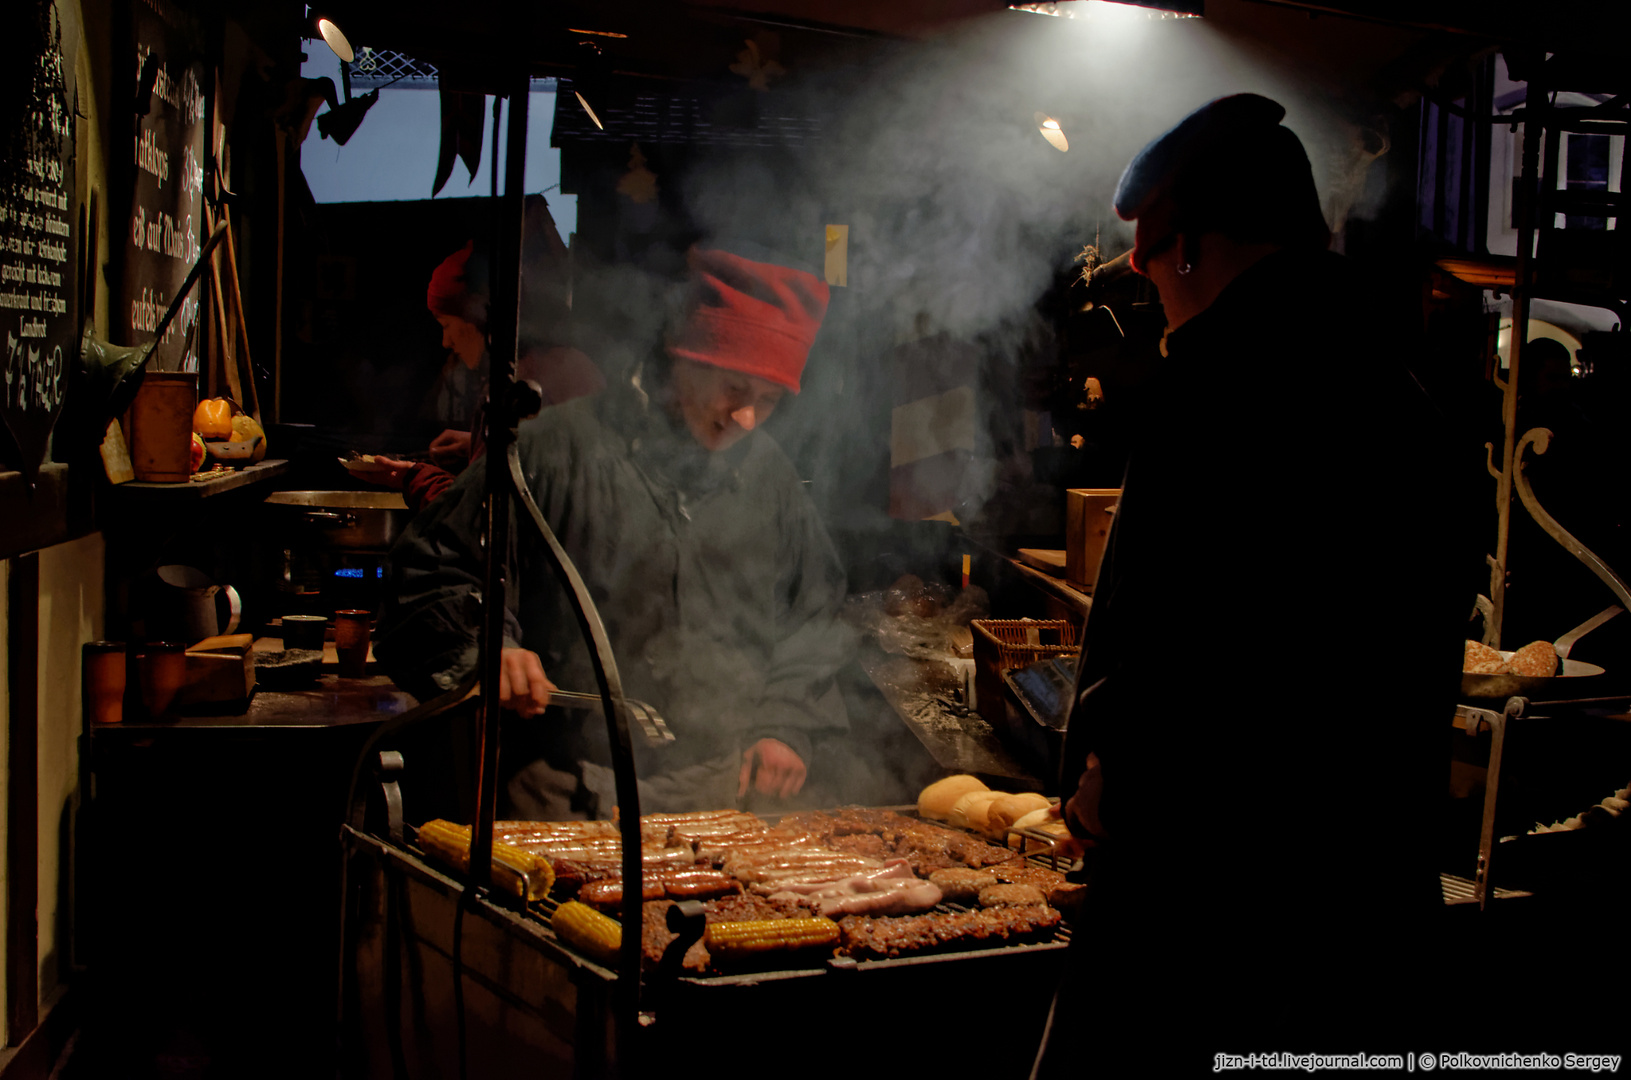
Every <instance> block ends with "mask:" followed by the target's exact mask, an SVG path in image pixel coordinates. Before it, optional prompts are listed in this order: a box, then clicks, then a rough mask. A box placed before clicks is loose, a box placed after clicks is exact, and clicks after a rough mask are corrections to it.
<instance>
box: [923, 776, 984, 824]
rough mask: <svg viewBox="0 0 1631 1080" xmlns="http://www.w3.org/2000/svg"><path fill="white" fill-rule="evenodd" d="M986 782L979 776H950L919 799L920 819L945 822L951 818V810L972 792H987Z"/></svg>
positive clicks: (933, 785) (937, 782) (927, 790)
mask: <svg viewBox="0 0 1631 1080" xmlns="http://www.w3.org/2000/svg"><path fill="white" fill-rule="evenodd" d="M985 790H987V789H986V786H985V784H984V782H982V781H981V780H980V778H979V777H977V776H966V775H965V776H948V777H946V778H945V779H944V780H936V781H935V782H934V783H932V784H930V785H929V786H928V787H926V788H924V789H923V791H922V793H921V794H919V795H918V797H917V814H918V817H923V818H932V819H934V820H935V821H945V820H947V819H948V818H950V817H951V808H952V807H954V806H956V805H957V800H958V799H961V798H962V797H963V796H964V795H967V794H968V793H969V792H971V791H985Z"/></svg>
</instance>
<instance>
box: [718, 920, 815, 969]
mask: <svg viewBox="0 0 1631 1080" xmlns="http://www.w3.org/2000/svg"><path fill="white" fill-rule="evenodd" d="M707 941H708V955H709V956H711V957H713V958H714V960H716V961H718V962H720V963H729V962H731V961H732V960H745V959H748V958H749V957H754V956H762V955H764V954H765V953H770V952H785V951H788V950H792V949H809V948H815V947H817V946H830V945H832V944H834V943H836V942H837V941H838V924H837V923H835V922H833V921H832V920H831V919H826V918H808V919H752V920H747V921H744V922H721V923H711V924H709V926H708V937H707Z"/></svg>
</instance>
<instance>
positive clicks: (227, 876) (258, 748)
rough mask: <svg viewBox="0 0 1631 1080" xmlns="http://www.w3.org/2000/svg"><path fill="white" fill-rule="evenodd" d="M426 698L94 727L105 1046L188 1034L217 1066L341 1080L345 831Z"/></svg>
mask: <svg viewBox="0 0 1631 1080" xmlns="http://www.w3.org/2000/svg"><path fill="white" fill-rule="evenodd" d="M413 701H414V699H413V698H412V697H410V696H409V695H408V694H406V693H404V692H402V691H401V690H398V689H397V688H396V686H395V685H394V684H393V683H392V682H391V681H390V680H389V679H388V678H385V677H384V676H374V677H370V678H363V679H342V678H340V677H339V676H337V675H321V676H319V678H318V679H317V680H316V682H315V683H313V684H312V685H311V686H310V687H309V688H307V689H302V690H294V691H282V692H278V691H269V690H266V689H258V691H257V692H256V693H255V694H254V696H253V698H252V699H251V701H250V704H249V708H248V709H247V710H246V711H245V712H243V713H241V714H239V715H230V714H227V715H195V716H180V717H177V718H175V719H171V720H162V721H148V720H143V721H139V722H123V723H117V724H102V725H95V726H93V727H92V728H91V730H90V736H89V753H88V755H87V757H88V760H89V763H90V769H91V774H92V783H91V786H90V790H89V791H88V792H87V801H86V808H85V812H84V817H83V819H82V820H83V821H84V826H85V829H86V837H85V839H86V844H85V847H84V851H85V857H84V858H83V859H82V861H81V869H80V885H79V888H78V890H77V891H78V894H79V896H80V897H81V903H82V904H84V905H85V907H86V909H87V917H85V918H84V919H83V921H82V923H81V925H82V926H84V927H86V928H87V932H86V934H85V939H86V940H84V941H83V942H82V943H81V948H82V950H83V953H82V962H85V963H87V964H88V967H89V971H90V976H91V980H92V985H93V986H94V992H95V994H96V996H97V998H98V999H99V1000H101V1001H103V1002H105V1003H106V1008H105V1009H102V1010H101V1015H103V1016H105V1017H106V1018H107V1019H106V1021H105V1030H103V1031H102V1032H101V1034H102V1035H104V1036H106V1038H108V1039H113V1040H119V1041H120V1043H119V1044H121V1045H124V1044H128V1045H129V1046H130V1047H132V1048H133V1050H134V1049H136V1048H141V1047H144V1046H146V1045H147V1044H148V1043H149V1042H151V1041H152V1040H153V1039H163V1038H167V1037H170V1036H169V1033H170V1032H173V1031H174V1030H177V1029H178V1028H182V1029H186V1030H189V1031H192V1032H195V1033H200V1037H201V1038H202V1039H203V1040H204V1042H205V1045H201V1046H199V1047H197V1048H196V1051H195V1052H196V1053H197V1054H199V1055H202V1056H204V1057H206V1058H212V1059H217V1060H219V1061H222V1062H225V1061H226V1060H227V1059H228V1057H229V1056H230V1055H232V1054H237V1053H240V1052H241V1050H242V1048H244V1047H250V1046H254V1047H261V1048H263V1053H264V1055H265V1057H266V1062H267V1072H266V1073H265V1075H284V1076H294V1075H320V1074H322V1073H324V1072H325V1071H326V1072H327V1073H328V1075H333V1074H334V1070H333V1068H332V1067H327V1066H326V1060H327V1056H328V1055H329V1054H331V1052H332V1040H331V1039H330V1038H329V1036H328V1032H329V1030H330V1029H329V1025H330V1024H331V1023H332V1020H333V1010H334V958H335V956H336V955H337V954H338V949H339V941H338V929H337V920H336V918H335V916H336V913H337V910H338V908H337V904H338V900H339V896H340V890H341V880H340V849H339V846H338V835H339V826H340V822H341V821H342V820H344V817H345V808H346V801H347V793H348V791H349V787H350V783H351V773H352V768H353V766H354V765H355V764H356V761H357V759H358V756H359V755H360V753H361V751H362V748H363V745H364V744H365V743H366V742H367V740H368V739H369V738H370V736H372V735H373V733H374V731H375V729H376V728H377V727H378V725H379V724H380V723H381V722H383V721H385V720H388V719H390V718H391V717H393V716H396V715H398V714H399V713H401V712H403V711H405V710H406V709H408V708H410V707H411V706H412V705H413ZM417 756H418V758H419V759H420V760H421V761H424V760H427V759H430V758H432V757H433V756H434V755H431V754H428V753H422V754H419V755H417ZM159 1049H162V1046H161V1047H158V1048H150V1049H148V1050H147V1051H145V1052H146V1053H148V1054H151V1053H153V1052H157V1051H158V1050H159ZM138 1056H140V1055H139V1054H138ZM148 1060H149V1061H151V1056H149V1057H148ZM238 1064H241V1062H239V1063H238ZM222 1072H223V1074H232V1075H243V1074H242V1073H236V1072H233V1070H232V1069H231V1068H227V1067H225V1066H223V1069H222ZM255 1075H261V1074H259V1073H256V1074H255Z"/></svg>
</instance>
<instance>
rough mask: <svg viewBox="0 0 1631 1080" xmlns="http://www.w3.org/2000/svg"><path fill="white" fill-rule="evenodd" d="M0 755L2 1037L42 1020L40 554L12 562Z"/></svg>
mask: <svg viewBox="0 0 1631 1080" xmlns="http://www.w3.org/2000/svg"><path fill="white" fill-rule="evenodd" d="M8 578H9V581H8V583H7V590H6V627H7V642H6V645H7V649H6V651H7V657H6V661H7V665H8V677H9V679H10V699H11V709H10V714H9V717H8V722H7V731H6V734H7V740H8V741H7V752H6V774H7V779H6V1035H7V1038H6V1041H7V1044H8V1045H10V1046H16V1045H18V1044H19V1043H21V1042H22V1041H23V1040H24V1039H26V1038H27V1037H28V1035H29V1034H30V1033H31V1032H32V1031H33V1030H34V1029H35V1028H36V1027H38V1026H39V1022H40V971H39V968H40V911H39V907H40V767H39V760H40V557H39V554H38V553H33V554H28V555H19V556H17V557H16V558H14V559H12V560H11V573H10V574H9V575H8Z"/></svg>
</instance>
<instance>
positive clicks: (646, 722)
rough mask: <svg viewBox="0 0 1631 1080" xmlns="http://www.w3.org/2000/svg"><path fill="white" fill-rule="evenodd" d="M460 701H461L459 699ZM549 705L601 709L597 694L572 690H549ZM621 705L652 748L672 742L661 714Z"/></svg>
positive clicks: (472, 693) (631, 703)
mask: <svg viewBox="0 0 1631 1080" xmlns="http://www.w3.org/2000/svg"><path fill="white" fill-rule="evenodd" d="M480 693H481V687H479V686H472V687H471V688H470V690H469V691H467V692H466V693H465V695H464V696H465V697H476V696H478V695H480ZM461 700H462V699H461ZM549 703H550V704H551V705H559V706H561V707H562V708H565V709H598V708H600V707H601V700H600V695H599V694H580V693H577V692H576V691H573V690H551V691H550V692H549ZM623 704H625V705H627V706H628V707H629V715H630V716H632V717H634V721H635V723H637V724H639V725H640V731H641V733H642V734H644V735H645V737H646V742H647V743H649V744H650V745H652V746H667V745H668V744H669V743H671V742H673V741H674V733H673V732H672V731H670V730H669V729H668V721H666V720H664V719H663V716H662V714H661V713H659V712H658V711H657V710H656V708H655V707H654V706H652V705H649V704H647V703H646V702H644V701H636V700H635V699H634V698H624V699H623Z"/></svg>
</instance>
